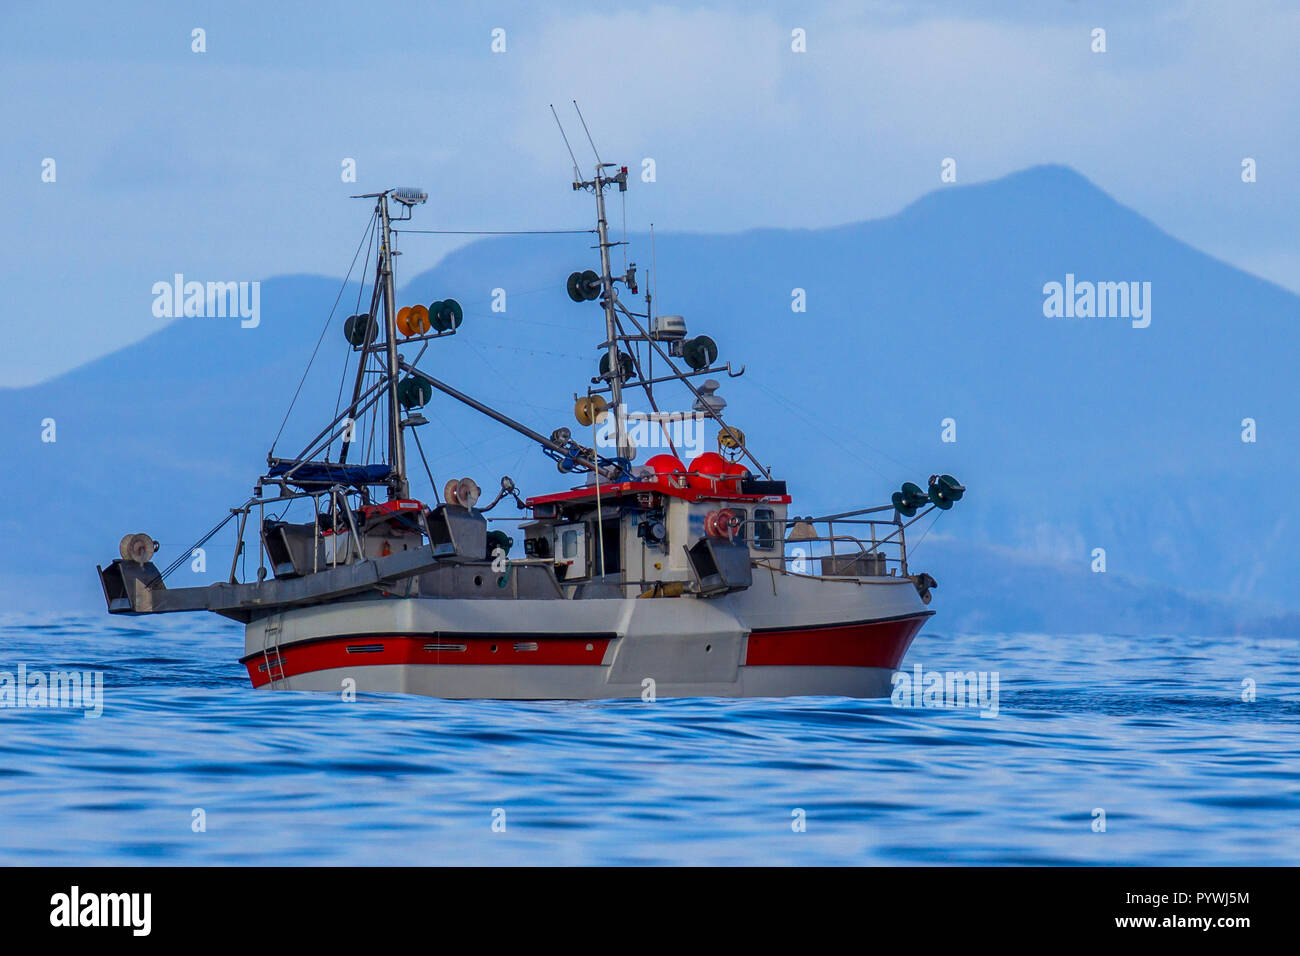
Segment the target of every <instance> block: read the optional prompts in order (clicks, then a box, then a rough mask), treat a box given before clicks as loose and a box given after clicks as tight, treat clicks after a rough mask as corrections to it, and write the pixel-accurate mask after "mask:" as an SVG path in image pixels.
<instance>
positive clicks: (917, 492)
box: [889, 481, 930, 518]
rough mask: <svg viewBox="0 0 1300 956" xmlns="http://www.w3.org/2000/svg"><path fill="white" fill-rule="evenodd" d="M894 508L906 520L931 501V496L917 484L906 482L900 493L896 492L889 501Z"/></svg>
mask: <svg viewBox="0 0 1300 956" xmlns="http://www.w3.org/2000/svg"><path fill="white" fill-rule="evenodd" d="M889 500H890V501H891V502H892V503H893V505H894V508H895V509H896V510H897V511H898V513H899V514H901V515H902V516H903V517H904V518H911V517H912V516H914V515H915V514H916V512H917V509H918V508H923V507H925V505H927V504H928V503H929V501H930V496H929V495H928V494H926V493H925V492H924V491H922V490H921V486H920V485H918V484H916V483H915V482H911V481H905V482H903V487H902V489H901V490H900V491H895V492H894V493H893V495H892V496H891V497H890V499H889Z"/></svg>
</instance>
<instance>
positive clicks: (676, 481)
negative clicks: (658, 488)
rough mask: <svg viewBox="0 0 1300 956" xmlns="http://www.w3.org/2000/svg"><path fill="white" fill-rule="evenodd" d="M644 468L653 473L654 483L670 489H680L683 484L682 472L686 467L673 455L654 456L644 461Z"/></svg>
mask: <svg viewBox="0 0 1300 956" xmlns="http://www.w3.org/2000/svg"><path fill="white" fill-rule="evenodd" d="M645 466H646V467H647V468H649V469H650V470H651V471H653V472H654V473H655V477H654V480H655V483H656V484H660V485H666V486H668V487H672V488H681V487H683V483H684V482H685V480H686V479H685V478H684V477H683V472H685V471H686V466H685V465H683V464H682V463H681V461H680V460H679V459H678V458H676V457H675V456H673V455H669V454H663V455H655V456H654V457H653V458H650V459H649V460H647V461H646V463H645Z"/></svg>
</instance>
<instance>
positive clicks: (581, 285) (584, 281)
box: [565, 269, 601, 302]
mask: <svg viewBox="0 0 1300 956" xmlns="http://www.w3.org/2000/svg"><path fill="white" fill-rule="evenodd" d="M565 288H566V289H567V290H568V293H569V298H570V299H572V300H573V301H574V302H590V301H592V300H593V299H597V298H599V297H600V290H601V281H600V276H599V275H597V274H596V273H595V272H593V271H592V270H591V269H588V270H586V271H585V272H574V273H571V274H570V275H569V281H568V282H566V283H565Z"/></svg>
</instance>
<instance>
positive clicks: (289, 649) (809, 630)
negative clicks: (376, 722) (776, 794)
mask: <svg viewBox="0 0 1300 956" xmlns="http://www.w3.org/2000/svg"><path fill="white" fill-rule="evenodd" d="M766 578H767V575H760V576H758V577H757V578H756V580H755V582H754V586H753V587H751V588H750V589H748V590H747V591H744V592H738V593H735V594H731V595H727V596H725V597H720V598H715V599H709V600H705V599H700V598H694V597H683V598H659V599H636V598H610V599H592V598H587V599H583V600H490V599H459V598H456V599H446V598H397V597H389V598H383V599H379V600H357V601H340V602H336V603H331V604H326V605H320V606H316V607H308V608H301V609H296V610H291V611H285V612H282V613H280V614H276V615H272V616H271V617H268V618H264V619H261V620H258V621H254V622H252V623H250V624H249V625H248V628H247V633H246V639H245V640H246V643H245V656H244V658H243V659H242V662H243V663H244V664H245V665H246V666H247V668H248V671H249V676H250V678H251V680H252V682H253V685H254V686H255V687H264V688H271V689H289V690H312V691H322V692H327V693H345V692H357V693H406V694H422V695H426V696H432V697H446V698H496V699H514V700H557V699H569V700H598V699H608V698H642V699H652V698H654V699H657V698H660V697H789V696H804V695H836V696H848V697H885V696H888V695H889V694H890V692H891V690H892V687H891V675H892V674H893V672H894V670H895V669H897V668H898V666H899V665H900V664H901V663H902V659H903V656H904V654H906V652H907V648H908V646H909V645H910V644H911V642H912V639H913V638H914V637H915V635H916V633H917V632H918V631H919V630H920V628H921V626H922V625H923V624H924V622H925V620H926V618H927V617H928V616H929V615H930V614H932V613H933V612H931V611H929V610H928V609H927V608H926V607H925V606H924V604H922V602H921V600H920V598H919V597H918V596H917V592H916V589H915V588H914V587H913V585H912V584H911V582H910V581H908V580H906V579H899V578H877V579H867V580H825V579H815V578H800V577H796V576H790V575H773V576H772V580H771V581H770V582H769V581H767V580H766Z"/></svg>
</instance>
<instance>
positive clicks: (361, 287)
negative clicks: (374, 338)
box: [325, 215, 378, 461]
mask: <svg viewBox="0 0 1300 956" xmlns="http://www.w3.org/2000/svg"><path fill="white" fill-rule="evenodd" d="M377 221H378V220H377V217H375V216H373V215H372V216H371V219H370V222H371V228H370V229H369V230H368V231H367V235H368V236H369V240H370V241H369V242H366V261H365V262H363V263H362V264H361V282H360V283H359V284H358V285H357V304H356V305H355V306H354V307H353V308H354V310H355V311H354V314H356V313H359V312H360V311H361V297H362V296H363V295H365V292H366V279H365V276H366V273H367V272H369V271H370V253H371V251H372V250H374V249H375V247H376V246H377V245H378V242H377V241H376V239H377V236H378V233H377V232H376V231H375V230H374V228H373V227H374V224H375V222H377ZM363 241H364V240H363ZM364 359H365V353H364V352H362V353H361V358H359V359H358V360H357V361H362V360H364ZM351 364H352V350H351V349H348V350H347V351H346V352H344V353H343V371H342V372H340V373H339V391H338V395H336V396H335V397H334V417H335V418H337V417H338V414H339V406H340V405H341V404H343V386H344V384H346V382H347V379H348V366H349V365H351ZM333 451H334V442H333V440H331V441H330V443H329V445H328V446H326V448H325V460H326V461H329V460H330V456H331V455H332V454H333Z"/></svg>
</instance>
